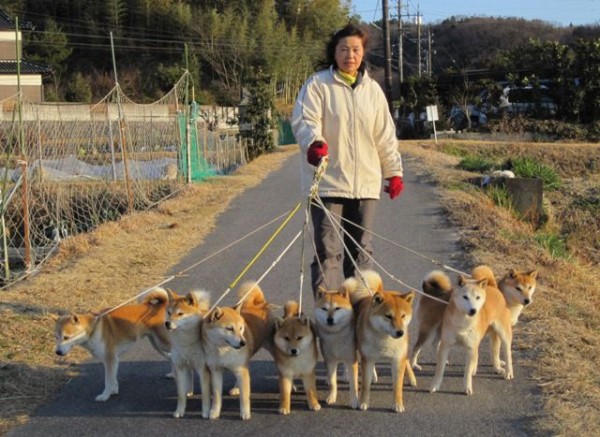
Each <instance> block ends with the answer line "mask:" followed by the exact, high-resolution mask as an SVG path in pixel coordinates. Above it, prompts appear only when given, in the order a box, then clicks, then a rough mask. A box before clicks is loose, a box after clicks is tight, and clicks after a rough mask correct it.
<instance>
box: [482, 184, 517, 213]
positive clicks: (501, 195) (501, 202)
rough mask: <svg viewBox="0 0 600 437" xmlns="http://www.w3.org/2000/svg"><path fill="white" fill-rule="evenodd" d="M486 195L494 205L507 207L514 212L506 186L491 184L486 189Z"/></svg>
mask: <svg viewBox="0 0 600 437" xmlns="http://www.w3.org/2000/svg"><path fill="white" fill-rule="evenodd" d="M486 193H487V195H488V196H489V197H490V198H491V199H492V202H494V204H495V205H497V206H499V207H501V208H504V209H507V210H509V211H510V212H512V213H514V208H513V206H512V202H511V200H510V194H509V193H508V190H507V189H506V187H503V186H499V185H492V186H490V187H489V188H488V189H487V190H486Z"/></svg>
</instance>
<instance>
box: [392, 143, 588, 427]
mask: <svg viewBox="0 0 600 437" xmlns="http://www.w3.org/2000/svg"><path fill="white" fill-rule="evenodd" d="M457 148H460V149H463V150H465V151H468V152H470V153H478V154H483V155H485V156H496V157H499V158H500V157H504V158H506V157H508V156H517V155H528V156H534V157H535V158H536V159H538V160H540V161H542V162H544V163H545V164H548V165H550V166H552V167H553V168H555V169H556V170H557V171H558V172H559V174H560V175H561V177H562V178H563V181H565V182H566V184H565V186H564V187H563V188H562V189H560V190H558V191H557V192H551V193H549V192H546V193H545V194H544V196H545V208H546V209H547V212H548V214H549V220H548V222H547V223H546V224H545V225H544V229H542V230H538V232H539V231H545V232H556V233H559V234H561V235H562V237H563V238H565V239H566V242H567V248H568V253H569V257H568V258H566V259H554V258H552V257H551V256H550V255H549V254H548V252H547V251H546V250H544V249H543V248H542V247H540V246H539V245H538V244H536V243H535V238H534V236H535V233H536V230H535V229H534V228H533V227H532V226H530V225H528V224H527V223H523V222H521V221H519V220H518V219H516V218H515V217H514V216H513V215H512V214H511V213H509V212H508V211H506V210H503V209H501V208H498V207H496V206H494V204H493V203H492V202H491V200H490V199H489V198H488V197H487V196H486V195H485V194H484V193H483V192H482V191H481V190H479V189H477V188H475V187H473V186H470V184H468V183H467V182H466V181H467V180H468V178H469V177H472V176H473V174H469V173H466V172H464V171H460V170H457V169H456V164H457V163H458V162H459V160H460V158H458V157H456V156H450V155H447V154H444V153H440V152H439V151H438V150H446V151H449V150H450V151H452V152H453V153H454V152H456V149H457ZM402 150H403V151H404V153H405V155H408V154H410V155H411V156H413V157H417V159H418V162H419V163H420V164H421V165H420V168H421V170H422V171H423V172H424V173H426V174H429V175H431V177H432V178H433V179H434V180H435V181H436V182H437V183H439V184H440V185H441V187H442V190H443V199H444V200H443V202H444V204H445V205H444V206H445V207H446V209H447V211H448V213H449V216H450V217H451V219H452V220H453V221H454V223H455V224H456V225H457V227H458V228H459V229H460V230H461V233H462V238H463V242H464V246H465V247H467V248H469V249H470V252H471V256H472V257H473V258H474V261H475V262H478V263H486V264H489V265H491V266H494V268H495V270H496V273H497V274H502V273H504V272H505V271H506V270H507V269H508V268H510V267H517V268H523V269H526V268H533V267H535V268H536V269H538V270H539V272H540V277H539V284H540V288H539V289H538V293H537V294H536V296H535V301H534V303H533V305H532V306H531V308H527V309H526V310H525V311H524V315H523V316H522V318H521V320H522V321H523V322H524V323H521V324H520V325H518V327H517V328H516V336H517V339H516V340H517V346H516V347H524V348H527V349H529V350H531V351H532V354H531V356H533V357H535V358H533V359H531V361H529V362H528V363H526V365H528V366H529V367H530V368H531V371H532V374H533V377H534V378H535V379H536V380H537V381H539V387H540V389H541V390H542V393H543V402H544V409H545V413H546V414H545V417H544V418H543V419H541V420H540V421H539V422H538V423H537V427H538V429H540V430H541V431H546V432H549V433H551V434H552V435H585V436H592V435H600V413H599V412H600V368H599V367H598V365H597V363H598V361H599V360H600V341H599V337H598V330H599V329H600V314H599V311H598V309H599V308H600V289H599V288H598V284H599V283H600V269H599V268H598V267H599V264H600V257H599V256H598V255H599V253H598V251H599V249H600V246H599V245H600V211H599V210H598V196H599V194H600V147H599V146H597V145H562V146H561V145H556V144H552V145H543V144H526V145H524V144H514V145H513V144H502V145H498V144H492V143H490V144H485V143H481V142H479V143H475V142H473V143H467V142H464V143H460V144H456V143H449V142H445V143H442V142H440V144H439V145H438V146H435V145H434V144H432V143H431V142H426V143H419V142H406V143H403V144H402ZM577 199H580V200H579V201H577ZM581 199H584V200H583V201H582V200H581ZM574 201H575V203H574Z"/></svg>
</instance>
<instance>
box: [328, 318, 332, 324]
mask: <svg viewBox="0 0 600 437" xmlns="http://www.w3.org/2000/svg"><path fill="white" fill-rule="evenodd" d="M327 324H328V325H333V317H327Z"/></svg>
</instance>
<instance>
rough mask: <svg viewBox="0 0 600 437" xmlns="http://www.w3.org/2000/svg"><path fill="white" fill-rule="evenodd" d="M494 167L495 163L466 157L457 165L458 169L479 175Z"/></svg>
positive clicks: (478, 157) (484, 159) (477, 157)
mask: <svg viewBox="0 0 600 437" xmlns="http://www.w3.org/2000/svg"><path fill="white" fill-rule="evenodd" d="M495 166H496V163H495V162H493V161H490V160H489V159H486V158H483V157H481V156H467V157H466V158H464V159H463V160H461V161H460V162H459V163H458V167H459V168H461V169H463V170H467V171H474V172H479V173H485V172H487V171H489V170H491V169H492V168H494V167H495Z"/></svg>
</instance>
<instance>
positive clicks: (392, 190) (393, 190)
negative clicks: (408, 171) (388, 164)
mask: <svg viewBox="0 0 600 437" xmlns="http://www.w3.org/2000/svg"><path fill="white" fill-rule="evenodd" d="M387 180H388V182H389V183H388V185H387V186H386V187H384V188H383V191H385V192H386V193H389V195H390V199H394V198H396V197H398V196H399V195H400V193H402V190H403V189H404V182H402V177H400V176H392V177H391V178H387Z"/></svg>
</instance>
